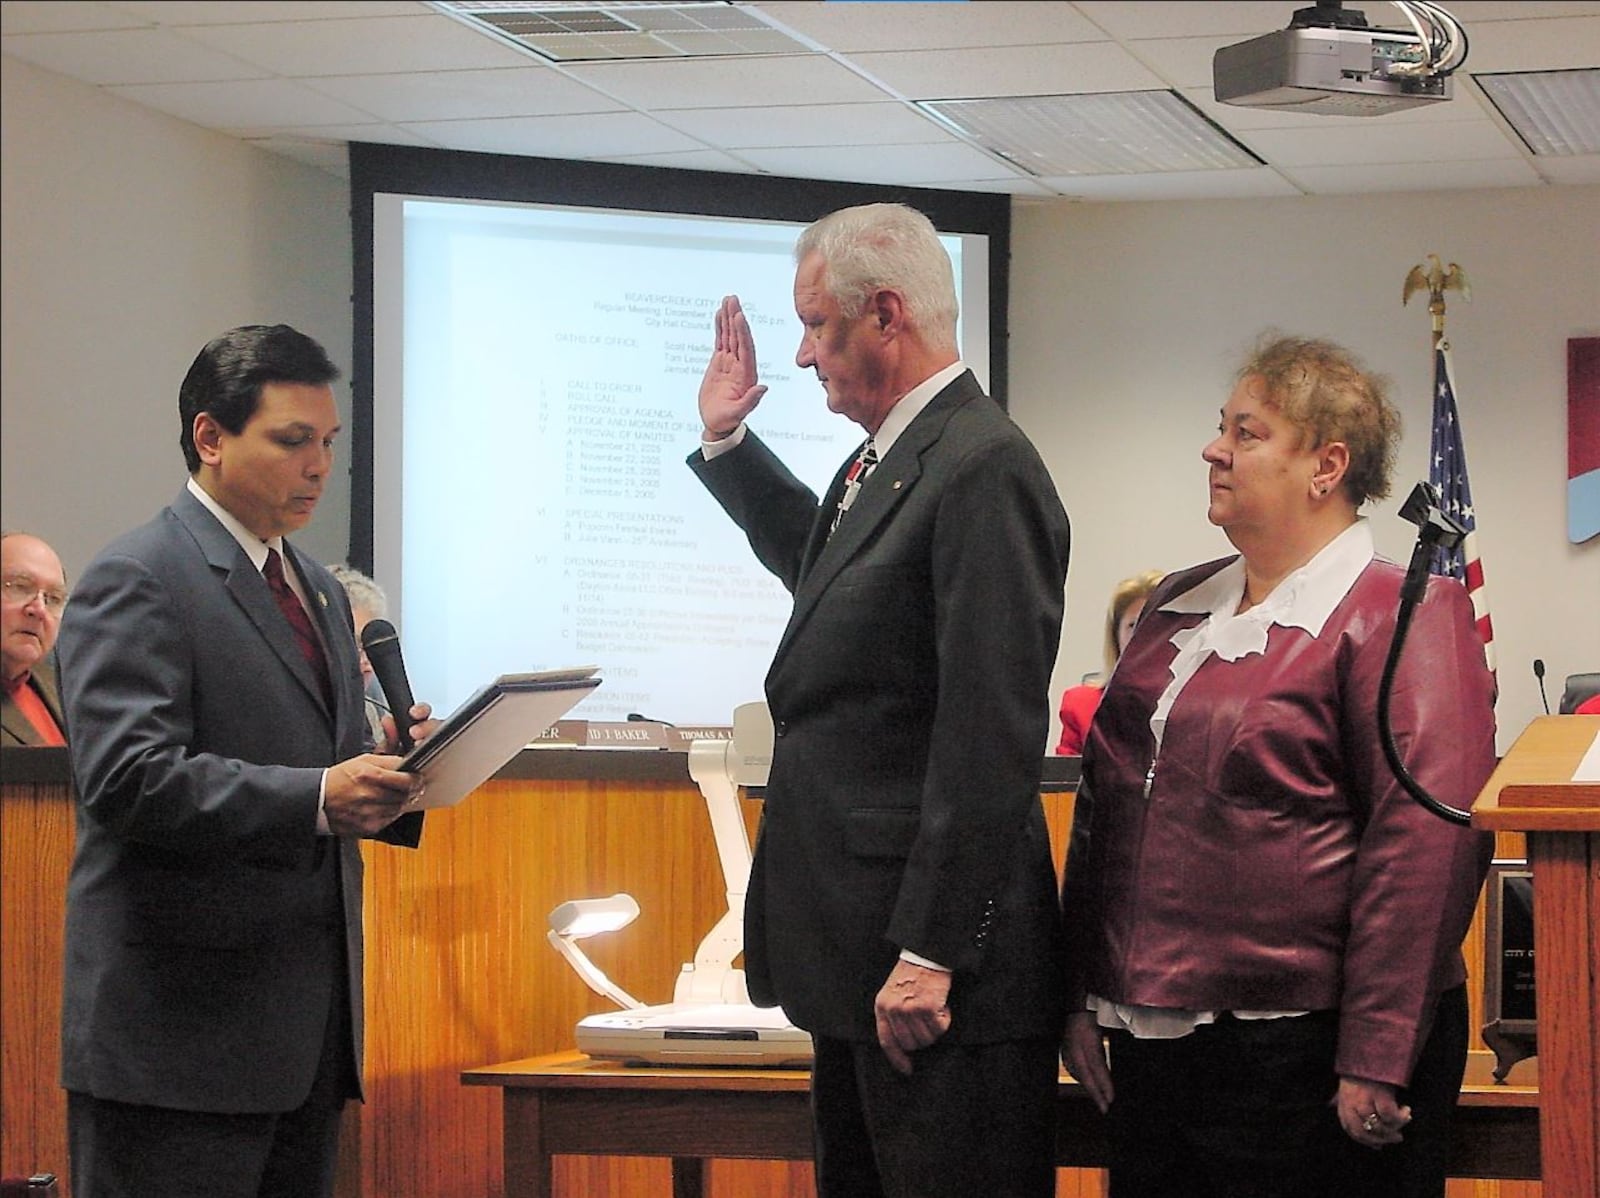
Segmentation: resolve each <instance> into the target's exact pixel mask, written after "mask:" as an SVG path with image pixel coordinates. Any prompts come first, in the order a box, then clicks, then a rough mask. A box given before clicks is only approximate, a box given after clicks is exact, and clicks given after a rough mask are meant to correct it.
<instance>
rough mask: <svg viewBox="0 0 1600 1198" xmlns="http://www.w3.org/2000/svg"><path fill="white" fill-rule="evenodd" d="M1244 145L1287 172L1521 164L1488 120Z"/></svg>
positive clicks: (1313, 134)
mask: <svg viewBox="0 0 1600 1198" xmlns="http://www.w3.org/2000/svg"><path fill="white" fill-rule="evenodd" d="M1372 119H1373V120H1374V121H1380V120H1382V119H1383V118H1382V117H1375V118H1372ZM1240 140H1241V141H1243V142H1244V143H1245V144H1246V145H1248V146H1249V147H1250V148H1251V149H1252V150H1254V151H1255V152H1256V153H1257V154H1259V155H1260V156H1261V157H1262V158H1264V159H1266V160H1267V161H1268V162H1270V163H1275V164H1277V165H1279V166H1284V167H1296V166H1313V165H1315V166H1351V165H1357V164H1362V163H1366V164H1374V165H1376V164H1385V163H1397V164H1408V165H1409V166H1410V168H1411V169H1412V170H1414V171H1416V172H1418V173H1419V174H1426V173H1427V172H1428V171H1429V170H1431V169H1432V167H1433V165H1434V164H1436V163H1441V162H1466V161H1474V160H1484V159H1503V160H1507V161H1516V162H1519V163H1521V162H1523V158H1522V155H1521V154H1519V153H1518V152H1517V150H1516V148H1515V147H1513V146H1512V145H1511V144H1510V143H1509V142H1508V141H1507V140H1506V137H1505V135H1504V134H1503V133H1501V132H1500V130H1499V129H1498V128H1497V127H1496V126H1495V125H1494V124H1493V123H1492V122H1490V121H1487V120H1484V121H1452V122H1449V123H1447V124H1441V125H1387V126H1384V127H1382V128H1378V129H1365V128H1362V129H1353V128H1350V127H1348V126H1342V125H1341V126H1330V127H1329V128H1326V129H1317V130H1312V129H1256V130H1253V131H1251V132H1250V133H1248V134H1244V135H1242V136H1241V138H1240Z"/></svg>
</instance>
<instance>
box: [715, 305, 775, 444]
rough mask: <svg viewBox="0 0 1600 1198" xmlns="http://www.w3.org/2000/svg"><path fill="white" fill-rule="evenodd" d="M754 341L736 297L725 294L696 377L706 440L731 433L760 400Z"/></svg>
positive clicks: (763, 388) (716, 438) (716, 439)
mask: <svg viewBox="0 0 1600 1198" xmlns="http://www.w3.org/2000/svg"><path fill="white" fill-rule="evenodd" d="M756 378H757V372H756V342H755V338H754V337H752V336H751V335H750V322H749V321H748V320H747V319H745V314H744V309H743V308H741V307H740V306H739V297H738V296H736V295H725V296H723V297H722V305H721V306H720V307H719V308H718V309H717V339H716V347H715V348H714V349H713V350H712V351H711V361H710V362H708V363H707V364H706V373H705V377H704V378H702V379H701V380H700V423H701V424H703V425H704V426H705V436H706V438H707V439H708V440H712V441H720V440H722V438H724V437H726V436H728V434H730V433H732V432H733V430H734V429H736V428H738V427H739V424H740V422H741V421H743V420H744V418H745V417H746V416H748V415H749V414H750V413H751V412H752V411H753V410H754V409H755V406H756V405H757V404H758V403H760V402H761V397H762V396H763V395H765V394H766V393H767V389H766V387H764V386H762V385H761V384H760V383H758V382H757V381H756Z"/></svg>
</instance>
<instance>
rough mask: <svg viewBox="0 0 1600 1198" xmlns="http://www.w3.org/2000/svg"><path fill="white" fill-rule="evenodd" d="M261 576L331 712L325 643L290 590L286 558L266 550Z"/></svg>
mask: <svg viewBox="0 0 1600 1198" xmlns="http://www.w3.org/2000/svg"><path fill="white" fill-rule="evenodd" d="M262 573H263V574H264V575H266V579H267V585H268V586H269V587H271V588H272V597H273V598H274V599H276V600H277V601H278V610H279V611H281V612H282V613H283V615H284V619H286V620H288V621H289V627H290V628H292V629H293V630H294V639H295V643H296V644H297V645H299V646H300V656H302V657H304V658H305V659H306V664H307V665H309V666H310V667H311V672H312V673H313V674H315V675H316V676H317V683H318V685H320V686H321V687H322V697H323V699H324V700H326V701H327V704H328V707H329V709H330V710H331V709H332V707H333V685H332V683H331V681H330V680H329V678H328V659H327V658H325V657H324V656H323V655H322V643H321V642H320V641H318V640H317V630H316V629H315V628H313V627H311V617H310V616H308V615H307V614H306V609H305V607H304V605H302V604H301V602H300V598H299V596H298V595H296V594H295V593H294V591H293V590H291V589H290V587H289V580H288V579H287V578H285V577H284V576H283V559H282V558H281V557H279V556H278V551H277V550H276V549H269V550H267V566H266V569H264V570H263V571H262Z"/></svg>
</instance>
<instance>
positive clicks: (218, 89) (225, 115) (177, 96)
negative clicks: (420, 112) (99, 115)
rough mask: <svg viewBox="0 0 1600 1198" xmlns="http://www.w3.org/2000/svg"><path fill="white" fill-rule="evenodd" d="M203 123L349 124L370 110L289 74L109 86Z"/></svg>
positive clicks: (362, 118) (256, 126)
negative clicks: (228, 80) (240, 79)
mask: <svg viewBox="0 0 1600 1198" xmlns="http://www.w3.org/2000/svg"><path fill="white" fill-rule="evenodd" d="M107 90H108V91H109V92H111V93H112V94H113V95H117V96H121V97H122V98H123V99H125V100H132V101H134V103H136V104H144V105H146V106H148V107H150V108H155V109H158V110H159V111H161V112H166V113H170V114H171V115H173V116H175V117H179V118H181V119H182V120H186V121H191V122H193V123H194V124H196V125H202V126H204V127H205V128H207V129H247V128H248V129H261V128H274V127H279V126H284V125H348V124H362V123H365V122H368V121H370V120H371V117H372V114H370V113H366V112H362V111H361V110H360V109H357V108H352V107H350V106H349V105H348V104H341V103H339V102H338V101H337V100H330V99H329V98H328V97H327V96H319V95H317V94H316V93H315V92H312V91H308V90H306V89H305V88H303V87H301V86H300V85H299V84H297V83H293V82H290V81H289V80H287V79H255V80H248V81H246V82H243V83H151V84H137V85H134V86H132V87H113V88H108V89H107Z"/></svg>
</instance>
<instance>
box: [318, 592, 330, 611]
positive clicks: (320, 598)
mask: <svg viewBox="0 0 1600 1198" xmlns="http://www.w3.org/2000/svg"><path fill="white" fill-rule="evenodd" d="M317 602H318V603H320V604H322V606H323V607H327V606H328V597H327V596H326V595H324V594H323V593H322V592H321V591H318V592H317Z"/></svg>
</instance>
